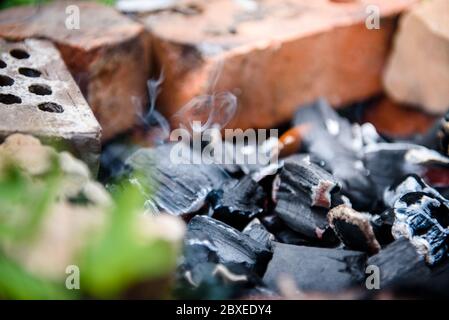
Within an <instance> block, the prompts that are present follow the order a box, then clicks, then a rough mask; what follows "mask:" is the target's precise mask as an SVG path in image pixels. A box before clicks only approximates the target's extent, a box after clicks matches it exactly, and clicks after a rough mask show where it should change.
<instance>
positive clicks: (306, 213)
mask: <svg viewBox="0 0 449 320" xmlns="http://www.w3.org/2000/svg"><path fill="white" fill-rule="evenodd" d="M446 121H447V119H442V121H439V122H438V123H437V124H436V125H435V127H434V128H432V129H431V130H430V131H429V132H428V134H426V135H420V136H413V137H410V138H409V139H401V140H398V139H393V138H391V137H385V136H381V135H379V134H378V133H377V132H376V130H375V128H374V127H373V126H372V125H371V124H369V123H365V124H362V125H360V124H352V123H350V122H349V120H348V119H346V118H344V117H342V116H340V115H339V114H338V113H337V112H336V111H334V110H333V109H332V108H331V107H330V106H329V104H328V103H327V102H326V101H325V100H323V99H320V100H318V101H316V102H315V103H313V104H311V105H308V106H303V107H301V108H299V109H298V111H297V113H296V115H295V118H294V120H293V123H292V125H291V128H290V130H288V131H287V132H286V133H285V134H284V135H283V136H281V137H280V139H279V143H280V144H279V145H283V146H284V147H285V148H284V149H283V150H281V155H282V157H281V158H280V159H279V161H278V162H277V163H276V164H274V165H273V164H270V165H268V166H250V167H248V166H244V165H220V164H215V163H214V164H207V165H206V164H173V163H172V162H171V161H170V160H169V153H170V150H171V148H172V147H173V145H172V144H169V143H164V144H161V145H159V146H154V147H151V148H141V149H138V150H137V151H136V152H134V153H133V154H132V155H131V156H129V157H128V158H127V159H126V161H125V170H124V173H122V174H125V175H126V178H127V179H130V180H131V181H132V182H133V183H135V184H137V185H138V186H139V188H140V190H141V191H142V193H144V194H145V196H146V198H147V201H146V203H145V209H146V210H147V211H148V212H149V213H150V214H159V213H167V214H172V215H176V216H182V217H183V218H184V219H185V221H186V222H188V231H187V235H186V237H185V242H184V253H183V257H182V259H181V261H180V263H179V268H178V275H177V276H178V279H177V280H178V281H177V287H178V292H179V295H180V296H182V297H190V298H239V297H252V296H263V297H273V298H274V297H280V296H283V297H287V298H288V297H294V296H289V294H290V295H291V294H292V290H291V288H295V290H296V291H294V292H296V293H297V294H301V295H300V296H301V297H304V296H305V297H307V295H308V294H320V295H323V296H326V297H341V296H342V295H345V297H347V296H348V295H349V296H350V297H353V298H367V297H378V296H380V295H381V294H390V295H393V296H399V297H401V296H404V295H406V296H411V297H414V296H419V295H436V296H438V295H447V290H445V289H444V286H445V285H447V284H449V269H448V267H447V265H448V262H447V260H449V259H447V257H448V254H449V251H448V245H449V228H448V225H449V200H448V199H447V198H446V196H447V195H448V194H449V188H448V187H449V179H447V177H449V158H448V157H447V156H446V153H447V151H448V137H449V135H448V133H447V132H446V130H447V123H446ZM222 143H227V142H222ZM283 151H288V152H283ZM192 152H194V151H192ZM376 272H377V274H376ZM376 277H377V278H376Z"/></svg>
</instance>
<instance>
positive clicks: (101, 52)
mask: <svg viewBox="0 0 449 320" xmlns="http://www.w3.org/2000/svg"><path fill="white" fill-rule="evenodd" d="M72 2H73V4H76V5H77V6H78V7H79V9H80V29H79V30H76V29H75V30H69V29H67V28H66V19H67V17H68V14H67V13H66V8H67V6H68V5H70V4H71V3H72ZM72 2H65V1H54V2H53V3H51V4H49V5H45V6H42V7H40V8H39V9H38V10H36V9H35V8H32V7H19V8H13V9H9V10H5V11H0V36H2V37H4V38H7V39H13V40H21V39H24V38H29V37H39V38H46V39H49V40H51V41H53V42H54V43H55V44H56V46H57V47H58V49H59V50H60V52H61V55H62V57H63V59H64V61H65V63H66V65H67V66H68V68H69V70H70V72H71V73H72V75H73V76H74V78H75V80H76V81H77V83H78V84H79V85H80V87H81V90H82V92H83V94H84V95H85V97H86V98H87V101H88V102H89V105H90V106H91V108H92V109H93V111H94V113H95V116H96V117H97V119H98V121H99V122H100V124H101V125H102V128H103V139H109V138H111V137H112V136H114V135H115V134H117V133H119V132H123V131H124V130H126V129H128V128H129V127H131V126H132V125H133V123H134V121H135V118H136V117H135V106H134V105H133V103H132V101H133V98H132V97H135V98H137V100H140V101H142V103H145V100H146V98H147V93H146V80H147V77H148V72H149V55H150V54H149V48H148V41H147V38H146V33H145V30H144V28H143V27H142V26H141V25H139V24H138V23H135V22H133V21H132V20H130V19H128V18H127V17H125V16H123V15H121V14H119V13H118V12H117V11H115V10H114V9H113V8H111V7H106V6H102V5H99V4H97V3H86V2H80V1H72ZM135 98H134V99H135Z"/></svg>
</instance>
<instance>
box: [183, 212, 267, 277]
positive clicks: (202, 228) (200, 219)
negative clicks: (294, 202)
mask: <svg viewBox="0 0 449 320" xmlns="http://www.w3.org/2000/svg"><path fill="white" fill-rule="evenodd" d="M271 256H272V253H271V251H270V250H269V249H268V248H267V246H266V245H265V244H262V243H259V242H257V241H255V240H253V239H252V238H250V237H249V236H247V235H245V234H243V233H242V232H240V231H238V230H236V229H234V228H232V227H230V226H228V225H226V224H224V223H223V222H220V221H218V220H215V219H213V218H210V217H207V216H195V217H194V218H193V219H192V220H191V221H190V223H189V224H188V229H187V235H186V238H185V255H184V266H185V269H186V270H190V269H192V268H194V267H195V266H196V265H198V264H201V263H206V262H211V263H220V264H223V265H224V266H226V267H227V268H228V269H229V270H231V271H233V272H241V270H246V271H247V273H250V272H254V273H256V274H259V275H261V274H263V272H264V271H265V268H266V265H267V263H268V261H269V260H270V258H271ZM242 268H244V269H242Z"/></svg>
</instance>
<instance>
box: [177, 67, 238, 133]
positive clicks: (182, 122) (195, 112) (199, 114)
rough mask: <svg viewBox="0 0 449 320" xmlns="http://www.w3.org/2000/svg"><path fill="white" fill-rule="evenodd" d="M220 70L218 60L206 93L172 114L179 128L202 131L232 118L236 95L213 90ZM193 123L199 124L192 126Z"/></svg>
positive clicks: (219, 127)
mask: <svg viewBox="0 0 449 320" xmlns="http://www.w3.org/2000/svg"><path fill="white" fill-rule="evenodd" d="M222 70H223V61H222V60H219V61H218V62H217V64H216V65H215V69H214V70H213V72H212V73H211V76H210V78H209V81H208V85H207V90H206V92H207V93H206V94H205V95H200V96H197V97H195V98H193V99H192V100H190V101H189V102H188V103H187V104H185V105H184V106H183V107H182V108H181V109H180V110H179V111H178V112H177V113H175V114H174V115H173V118H174V120H175V122H176V123H178V124H179V126H180V127H181V128H183V129H186V130H188V131H190V132H193V131H196V132H198V131H199V132H204V131H205V130H207V129H210V128H216V129H222V128H224V127H225V126H226V125H227V124H228V123H229V122H230V121H231V120H232V118H233V117H234V115H235V113H236V110H237V98H236V96H235V95H234V94H232V93H231V92H228V91H226V92H219V93H216V92H215V91H216V90H215V89H216V86H217V82H218V79H219V77H220V75H221V72H222ZM194 123H195V124H198V123H201V125H200V126H199V127H198V126H195V128H194V126H193V124H194Z"/></svg>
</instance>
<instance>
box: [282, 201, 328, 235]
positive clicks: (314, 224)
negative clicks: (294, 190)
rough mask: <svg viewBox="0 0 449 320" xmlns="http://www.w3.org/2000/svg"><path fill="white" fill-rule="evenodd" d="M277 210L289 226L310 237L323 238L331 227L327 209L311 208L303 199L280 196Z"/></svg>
mask: <svg viewBox="0 0 449 320" xmlns="http://www.w3.org/2000/svg"><path fill="white" fill-rule="evenodd" d="M275 212H276V213H277V214H278V215H279V217H280V218H281V219H282V220H283V221H284V222H285V224H286V225H287V226H288V227H290V228H291V229H292V230H294V231H296V232H298V233H300V234H301V235H303V236H304V237H306V238H309V239H322V235H323V233H324V232H325V230H326V229H327V228H329V226H328V222H327V219H326V214H327V209H324V208H311V207H310V206H309V205H308V204H307V203H306V202H305V201H304V200H302V199H294V198H293V199H291V200H290V199H289V198H287V197H286V198H278V201H277V204H276V208H275Z"/></svg>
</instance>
